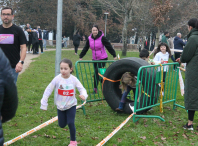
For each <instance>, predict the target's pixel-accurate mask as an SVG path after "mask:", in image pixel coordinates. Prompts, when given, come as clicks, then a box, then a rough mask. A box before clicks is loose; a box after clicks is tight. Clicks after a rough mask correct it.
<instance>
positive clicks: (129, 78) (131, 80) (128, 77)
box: [116, 72, 137, 111]
mask: <svg viewBox="0 0 198 146" xmlns="http://www.w3.org/2000/svg"><path fill="white" fill-rule="evenodd" d="M136 82H137V80H136V79H135V76H134V75H133V74H131V73H129V72H126V73H124V74H123V75H122V78H121V85H120V88H121V89H122V93H123V94H122V98H121V101H120V103H119V107H118V108H116V110H117V111H123V108H124V104H125V102H126V98H127V95H128V94H129V92H130V91H131V90H133V94H134V95H135V91H136Z"/></svg>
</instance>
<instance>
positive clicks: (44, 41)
mask: <svg viewBox="0 0 198 146" xmlns="http://www.w3.org/2000/svg"><path fill="white" fill-rule="evenodd" d="M46 44H47V40H46V39H43V47H44V48H45V50H46Z"/></svg>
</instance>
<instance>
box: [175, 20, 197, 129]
mask: <svg viewBox="0 0 198 146" xmlns="http://www.w3.org/2000/svg"><path fill="white" fill-rule="evenodd" d="M188 31H189V34H188V35H187V39H188V41H187V44H186V46H185V47H184V49H183V53H182V55H181V57H180V58H178V59H177V60H176V61H179V62H182V63H187V66H186V72H185V88H184V103H185V109H186V110H188V122H187V123H186V125H184V126H183V128H184V129H188V130H193V119H194V114H195V111H198V86H197V83H198V78H197V72H198V39H197V38H198V20H197V18H192V19H190V20H189V21H188ZM197 128H198V127H197Z"/></svg>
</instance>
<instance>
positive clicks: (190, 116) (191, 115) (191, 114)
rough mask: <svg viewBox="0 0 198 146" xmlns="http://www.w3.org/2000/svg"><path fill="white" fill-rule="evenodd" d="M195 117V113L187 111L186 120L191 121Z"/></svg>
mask: <svg viewBox="0 0 198 146" xmlns="http://www.w3.org/2000/svg"><path fill="white" fill-rule="evenodd" d="M194 115H195V111H193V110H188V120H190V121H193V119H194Z"/></svg>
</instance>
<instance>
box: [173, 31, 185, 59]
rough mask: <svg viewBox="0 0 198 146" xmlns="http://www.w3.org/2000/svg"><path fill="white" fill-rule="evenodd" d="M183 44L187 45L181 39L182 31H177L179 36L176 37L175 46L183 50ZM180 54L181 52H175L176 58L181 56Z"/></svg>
mask: <svg viewBox="0 0 198 146" xmlns="http://www.w3.org/2000/svg"><path fill="white" fill-rule="evenodd" d="M183 46H185V43H184V42H183V40H182V39H181V33H177V36H176V37H175V38H174V48H175V49H179V50H183ZM180 55H181V53H180V52H175V59H177V58H180Z"/></svg>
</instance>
